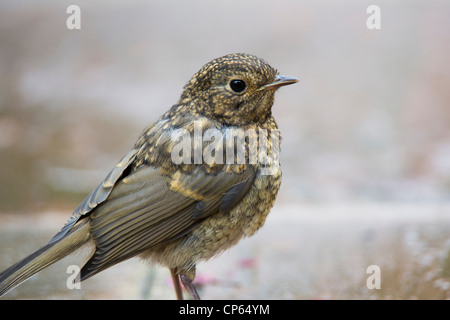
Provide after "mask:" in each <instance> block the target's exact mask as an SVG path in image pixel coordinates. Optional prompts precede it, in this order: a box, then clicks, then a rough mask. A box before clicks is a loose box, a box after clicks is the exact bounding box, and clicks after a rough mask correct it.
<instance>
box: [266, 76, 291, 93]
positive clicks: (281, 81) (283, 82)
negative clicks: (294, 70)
mask: <svg viewBox="0 0 450 320" xmlns="http://www.w3.org/2000/svg"><path fill="white" fill-rule="evenodd" d="M298 81H299V80H298V79H297V78H294V77H288V76H280V75H277V76H275V79H274V80H273V82H272V83H269V84H266V85H264V86H262V87H260V88H259V89H258V91H259V90H263V89H272V90H277V89H278V88H279V87H282V86H287V85H289V84H293V83H297V82H298Z"/></svg>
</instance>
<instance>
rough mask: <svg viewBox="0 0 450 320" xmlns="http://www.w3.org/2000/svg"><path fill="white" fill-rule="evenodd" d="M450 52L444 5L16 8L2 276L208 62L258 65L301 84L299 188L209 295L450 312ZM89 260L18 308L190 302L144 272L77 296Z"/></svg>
mask: <svg viewBox="0 0 450 320" xmlns="http://www.w3.org/2000/svg"><path fill="white" fill-rule="evenodd" d="M71 4H76V5H78V6H79V7H80V9H81V29H80V30H69V29H68V28H67V26H66V21H67V19H68V18H69V16H70V14H68V13H66V10H67V7H68V6H69V5H71ZM371 4H377V5H378V6H380V8H381V29H380V30H370V29H368V28H367V26H366V20H367V19H368V18H369V16H370V14H368V13H366V9H367V7H368V6H369V5H371ZM449 38H450V3H449V2H448V1H437V0H435V1H426V2H425V1H414V0H408V1H406V0H404V1H395V2H393V1H386V0H383V1H376V3H374V2H373V1H355V0H346V1H344V0H341V1H331V0H319V1H317V0H316V1H313V0H310V1H294V0H292V1H287V0H283V1H276V2H273V1H257V0H251V1H236V0H229V1H224V2H211V1H206V0H193V1H181V0H179V1H170V2H169V1H166V2H164V1H143V0H142V1H137V0H135V1H100V0H99V1H87V0H83V1H82V0H78V1H76V3H74V2H73V1H65V0H62V1H45V0H44V1H27V0H20V1H12V0H11V1H10V0H3V1H1V2H0V75H1V76H0V164H1V165H0V269H4V268H6V267H8V266H9V265H11V264H13V263H14V262H16V261H17V260H19V259H20V258H22V257H24V256H25V255H26V254H28V253H30V252H31V251H33V250H35V249H37V248H38V247H39V246H40V245H42V244H44V243H45V242H46V241H48V240H49V239H50V238H51V237H52V236H53V235H54V233H56V231H57V230H59V228H60V227H61V226H62V225H63V224H64V222H65V221H66V219H67V218H68V217H69V216H70V214H71V212H72V210H73V209H74V208H75V207H76V206H77V204H78V203H79V202H80V201H81V200H82V199H83V198H84V197H85V196H86V195H87V194H88V193H89V192H90V191H91V190H92V189H93V188H95V187H96V186H97V184H98V183H99V182H100V181H101V180H102V179H103V178H104V177H105V175H106V174H107V173H108V172H109V170H110V169H111V168H112V167H113V166H114V165H115V163H116V162H117V161H118V160H119V159H120V158H121V157H122V155H123V154H125V153H126V152H127V151H128V150H129V149H130V148H131V146H132V145H133V144H134V142H135V140H136V139H137V137H138V136H139V134H140V133H141V131H142V130H143V129H144V127H145V126H146V125H147V124H148V123H150V122H151V121H153V120H155V119H156V118H157V117H158V116H159V115H161V114H162V113H164V112H165V111H166V110H167V109H168V108H169V107H170V106H171V105H172V104H174V103H175V102H176V101H177V99H178V97H179V95H180V93H181V91H182V87H183V85H184V84H185V83H186V82H187V80H188V79H189V78H190V77H191V76H192V75H193V74H194V73H195V72H196V71H197V70H198V69H199V68H200V67H201V66H202V65H203V64H205V63H206V62H208V61H209V60H211V59H213V58H216V57H219V56H222V55H224V54H227V53H233V52H248V53H252V54H255V55H257V56H260V57H262V58H264V59H265V60H266V61H268V62H269V63H270V64H271V65H272V66H274V67H275V68H277V69H278V71H279V72H280V74H284V75H289V76H295V77H298V78H299V79H300V80H301V82H300V83H299V84H297V85H295V86H289V87H287V88H282V89H281V90H280V91H279V92H278V93H277V97H276V101H275V105H274V108H273V113H274V115H275V118H276V119H277V122H278V125H279V128H280V130H281V133H282V135H283V141H282V154H281V159H282V165H283V183H282V188H281V191H280V194H279V197H278V200H277V202H276V205H275V207H274V209H273V211H272V213H271V215H270V216H269V219H268V221H267V223H266V225H265V227H264V228H263V229H261V230H260V231H259V232H258V234H257V235H256V236H255V237H253V238H251V239H248V240H245V241H242V242H241V243H240V244H239V245H238V246H237V247H236V248H233V249H231V250H230V251H229V252H227V253H224V254H223V255H222V256H220V257H219V258H218V259H215V260H212V261H210V262H206V263H204V264H200V266H199V269H198V270H199V271H198V279H199V280H198V281H199V284H198V285H199V286H201V287H202V289H201V296H202V297H203V298H206V299H208V298H210V299H216V298H217V299H226V298H236V299H252V298H255V299H448V298H450V237H449V235H450V224H449V222H450V90H449V83H450V64H449V63H448V56H449V54H450V42H449V41H448V40H449ZM70 259H73V260H70ZM83 259H84V258H83V257H77V256H75V257H71V258H69V260H67V261H66V262H61V263H59V264H56V265H54V266H52V267H51V268H50V269H49V270H45V271H43V272H42V273H41V274H39V275H38V276H36V277H34V278H32V279H31V280H29V281H28V282H27V283H25V284H24V285H23V286H21V287H19V288H17V289H16V290H14V291H12V292H11V293H10V294H9V295H7V296H5V297H4V298H3V299H49V298H54V299H103V298H115V299H141V298H157V299H158V298H159V299H165V298H168V299H173V298H175V295H174V293H173V292H172V289H171V288H170V285H169V284H168V283H170V281H169V280H170V275H169V272H168V271H167V270H165V269H161V268H158V267H151V268H149V267H148V266H146V265H145V264H143V263H141V262H139V261H138V260H137V259H132V260H130V261H127V262H125V263H122V264H120V265H118V266H115V267H113V268H111V269H109V270H107V271H105V272H104V273H102V274H100V275H98V276H96V277H94V278H92V280H88V281H86V283H82V290H69V289H67V287H66V279H67V277H68V276H69V274H67V273H66V268H67V265H68V264H72V263H75V264H80V266H81V265H82V264H83ZM72 261H75V262H72ZM370 265H378V266H379V267H380V270H381V289H369V288H368V287H367V285H366V280H367V278H368V277H369V276H370V274H368V273H367V272H366V269H367V267H368V266H370ZM119 288H120V291H119Z"/></svg>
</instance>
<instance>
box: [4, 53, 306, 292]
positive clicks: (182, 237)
mask: <svg viewBox="0 0 450 320" xmlns="http://www.w3.org/2000/svg"><path fill="white" fill-rule="evenodd" d="M297 81H298V80H297V79H296V78H293V77H286V76H281V75H279V74H278V72H277V71H276V70H275V69H274V68H272V67H271V66H270V65H269V64H268V63H266V62H265V61H264V60H262V59H260V58H258V57H256V56H254V55H250V54H244V53H238V54H229V55H226V56H223V57H220V58H217V59H214V60H212V61H210V62H208V63H207V64H206V65H204V66H203V67H202V68H201V69H200V70H199V71H198V72H197V73H196V74H195V75H194V76H193V77H192V78H191V79H190V80H189V82H188V83H187V84H186V85H185V87H184V90H183V92H182V94H181V97H180V99H179V100H178V102H177V103H176V104H175V105H173V106H172V108H170V109H169V111H167V112H166V113H165V114H163V115H162V116H161V117H160V118H158V119H157V120H156V121H154V122H153V123H151V124H150V125H149V126H148V127H147V128H146V129H145V130H144V132H143V133H142V135H141V136H140V138H139V139H138V140H137V142H136V143H135V145H134V148H132V149H131V151H129V152H128V153H127V154H126V155H125V156H124V157H123V158H122V159H121V160H120V161H119V163H118V164H117V165H116V166H115V167H114V168H113V169H112V170H111V172H110V173H109V174H108V176H107V177H106V178H105V179H104V180H103V181H102V182H101V183H100V185H99V186H98V187H97V188H96V189H95V190H94V191H93V192H92V193H91V194H89V195H88V196H87V197H86V198H85V199H84V200H83V201H82V202H81V204H80V205H79V206H78V207H77V208H76V209H75V211H74V212H73V214H72V216H71V217H70V218H69V220H68V221H67V222H66V224H65V225H64V226H63V227H62V229H61V230H60V231H59V232H58V233H57V234H56V235H55V236H54V237H53V238H52V239H51V240H50V241H49V242H48V243H47V244H46V245H44V246H43V247H41V248H40V249H38V250H37V251H35V252H34V253H32V254H30V255H29V256H27V257H26V258H24V259H23V260H21V261H19V262H18V263H16V264H15V265H13V266H11V267H10V268H8V269H6V270H5V271H3V272H2V273H0V295H4V294H6V293H7V292H8V291H10V290H11V289H13V288H14V287H15V286H17V285H19V284H20V283H22V282H23V281H25V280H26V279H28V278H29V277H31V276H32V275H34V274H35V273H37V272H39V271H40V270H42V269H43V268H45V267H47V266H49V265H50V264H52V263H54V262H56V261H58V260H60V259H62V258H64V257H65V256H67V255H68V254H70V253H72V252H74V251H75V250H78V249H80V248H81V247H84V246H88V245H90V246H91V247H92V254H91V256H90V258H89V260H88V261H87V262H86V263H85V264H84V266H83V268H82V269H81V272H80V278H81V281H83V280H86V279H88V278H90V277H91V276H93V275H95V274H97V273H98V272H100V271H102V270H105V269H107V268H109V267H111V266H113V265H115V264H117V263H119V262H122V261H124V260H127V259H129V258H132V257H135V256H139V257H141V258H143V259H147V260H149V261H150V262H152V263H158V264H161V265H163V266H166V267H168V268H169V269H170V271H171V274H172V280H173V282H174V287H175V292H176V296H177V298H178V299H182V298H183V294H182V289H181V284H180V281H181V283H182V284H183V285H184V287H185V288H186V289H187V291H188V292H189V293H190V294H191V295H192V297H193V298H194V299H199V295H198V292H197V290H196V288H195V286H194V285H193V281H194V278H195V270H196V263H197V262H199V261H203V260H208V259H210V258H212V257H214V256H215V255H217V254H219V253H221V252H223V251H224V250H226V249H228V248H230V247H231V246H233V245H235V244H236V243H238V242H239V240H240V239H242V238H244V237H248V236H251V235H253V234H254V233H255V232H256V231H257V230H258V229H259V228H260V227H261V226H262V225H263V224H264V222H265V220H266V217H267V215H268V213H269V211H270V209H271V208H272V206H273V205H274V202H275V199H276V196H277V194H278V190H279V188H280V183H281V167H280V165H279V161H278V152H270V151H271V150H276V149H277V148H275V146H276V145H279V142H280V139H279V138H278V139H266V140H267V143H266V145H267V153H265V155H270V157H269V158H270V161H271V165H272V166H271V171H270V174H267V173H265V174H264V173H263V171H262V170H263V169H264V168H265V167H266V166H267V162H264V161H263V160H264V157H259V156H257V157H256V158H253V161H250V159H249V155H250V154H251V152H253V151H255V150H259V149H258V148H259V146H260V143H261V141H263V140H262V138H263V137H262V133H264V138H265V137H272V136H273V137H277V136H278V135H273V134H272V135H270V134H269V133H277V132H278V127H277V124H276V122H275V119H274V117H273V115H272V111H271V110H272V105H273V102H274V94H275V91H276V90H277V89H278V88H280V87H281V86H285V85H289V84H293V83H296V82H297ZM195 124H200V125H201V129H202V133H205V132H206V131H207V130H208V129H210V130H214V132H216V133H217V132H218V133H220V134H222V135H223V137H225V138H218V136H217V135H216V136H215V137H216V138H214V139H209V140H207V141H206V139H205V141H202V142H201V145H200V147H201V149H198V145H196V144H195V143H192V140H191V143H189V144H184V146H186V145H187V146H189V149H183V151H182V152H181V153H178V152H174V149H175V148H176V147H177V146H179V144H180V143H182V141H181V140H179V139H178V140H177V139H174V133H176V132H180V130H181V132H185V133H187V134H188V135H195V132H194V131H195ZM230 132H237V133H238V134H237V135H238V136H239V134H240V135H241V137H242V135H244V136H243V140H241V141H243V143H244V144H245V148H244V149H243V150H244V151H245V152H244V154H245V159H244V161H237V157H236V155H233V157H231V160H230V159H228V158H227V159H224V161H205V160H206V156H205V155H203V157H202V158H201V159H202V161H200V162H199V161H198V159H194V155H195V153H196V152H197V151H198V150H200V151H205V149H204V148H205V147H206V146H207V145H208V144H213V146H215V148H216V149H215V152H216V153H217V152H219V151H223V152H225V151H224V150H226V148H227V146H229V145H230V144H232V143H233V141H235V139H234V136H233V137H232V139H226V138H227V137H229V136H230ZM193 140H195V139H193ZM187 141H189V140H187ZM230 141H231V142H230ZM184 142H185V143H187V142H186V141H184ZM195 148H197V149H195ZM236 149H237V148H234V150H236ZM188 151H190V152H188ZM184 152H186V153H184ZM177 153H178V155H180V154H182V156H183V157H184V158H183V159H184V160H187V161H182V162H181V163H178V162H177V161H174V158H173V157H174V154H177ZM223 158H225V157H222V159H223ZM214 159H215V160H217V159H219V160H220V157H219V158H214ZM195 160H197V161H195ZM225 160H226V161H225ZM270 161H269V162H270ZM273 164H275V166H274V165H273Z"/></svg>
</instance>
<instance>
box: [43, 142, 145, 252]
mask: <svg viewBox="0 0 450 320" xmlns="http://www.w3.org/2000/svg"><path fill="white" fill-rule="evenodd" d="M138 151H139V149H132V150H130V151H129V152H128V153H127V154H126V155H125V156H123V158H122V159H121V160H120V161H119V162H118V163H117V164H116V166H115V167H114V168H113V169H112V170H111V171H110V172H109V174H108V175H107V176H106V178H105V179H104V180H103V181H102V183H100V184H99V185H98V187H97V188H95V189H94V191H92V192H91V193H90V194H89V195H88V196H87V197H86V198H85V199H84V200H83V201H82V202H81V203H80V205H79V206H78V207H77V208H76V209H75V210H74V212H73V213H72V216H71V217H70V218H69V220H67V222H66V223H65V225H64V226H63V227H62V229H61V230H60V231H59V232H58V233H57V234H56V235H55V236H54V237H53V238H52V239H51V240H50V241H49V243H52V242H55V241H58V240H60V239H61V238H62V237H64V236H65V235H66V234H67V233H68V232H69V231H70V230H71V229H72V228H73V227H74V226H75V224H76V223H77V222H78V221H79V220H80V218H82V217H85V216H86V215H88V214H89V213H90V212H91V211H92V210H93V209H95V208H96V207H97V206H98V205H99V204H101V203H102V202H103V201H105V200H106V199H107V198H108V196H109V194H110V193H111V191H112V189H113V187H114V186H115V184H116V182H117V181H118V180H119V179H120V178H121V177H122V176H123V174H124V172H125V171H126V170H127V169H128V168H129V167H130V164H131V163H133V161H134V159H135V158H136V155H137V153H138Z"/></svg>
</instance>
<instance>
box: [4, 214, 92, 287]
mask: <svg viewBox="0 0 450 320" xmlns="http://www.w3.org/2000/svg"><path fill="white" fill-rule="evenodd" d="M84 220H86V221H82V222H80V224H79V225H78V226H75V227H74V228H73V229H72V230H71V231H70V232H68V233H67V234H66V235H65V236H64V237H62V238H59V239H57V240H53V239H52V240H51V241H50V242H49V243H47V244H46V245H45V246H43V247H41V248H40V249H38V250H37V251H35V252H33V253H32V254H30V255H29V256H27V257H26V258H24V259H22V260H21V261H19V262H17V263H16V264H15V265H13V266H11V267H9V268H8V269H6V270H5V271H3V272H1V273H0V296H3V295H4V294H6V293H7V292H8V291H10V290H12V289H13V288H14V287H16V286H18V285H19V284H21V283H22V282H24V281H25V280H27V279H28V278H30V277H31V276H33V275H34V274H36V273H38V272H39V271H41V270H42V269H44V268H46V267H48V266H49V265H51V264H53V263H55V262H56V261H58V260H60V259H62V258H64V257H65V256H67V255H68V254H70V253H72V252H73V251H75V250H76V249H78V248H80V247H81V246H82V245H83V244H84V243H86V242H87V241H88V240H89V232H88V226H89V225H88V223H87V222H88V221H87V220H88V219H84Z"/></svg>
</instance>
